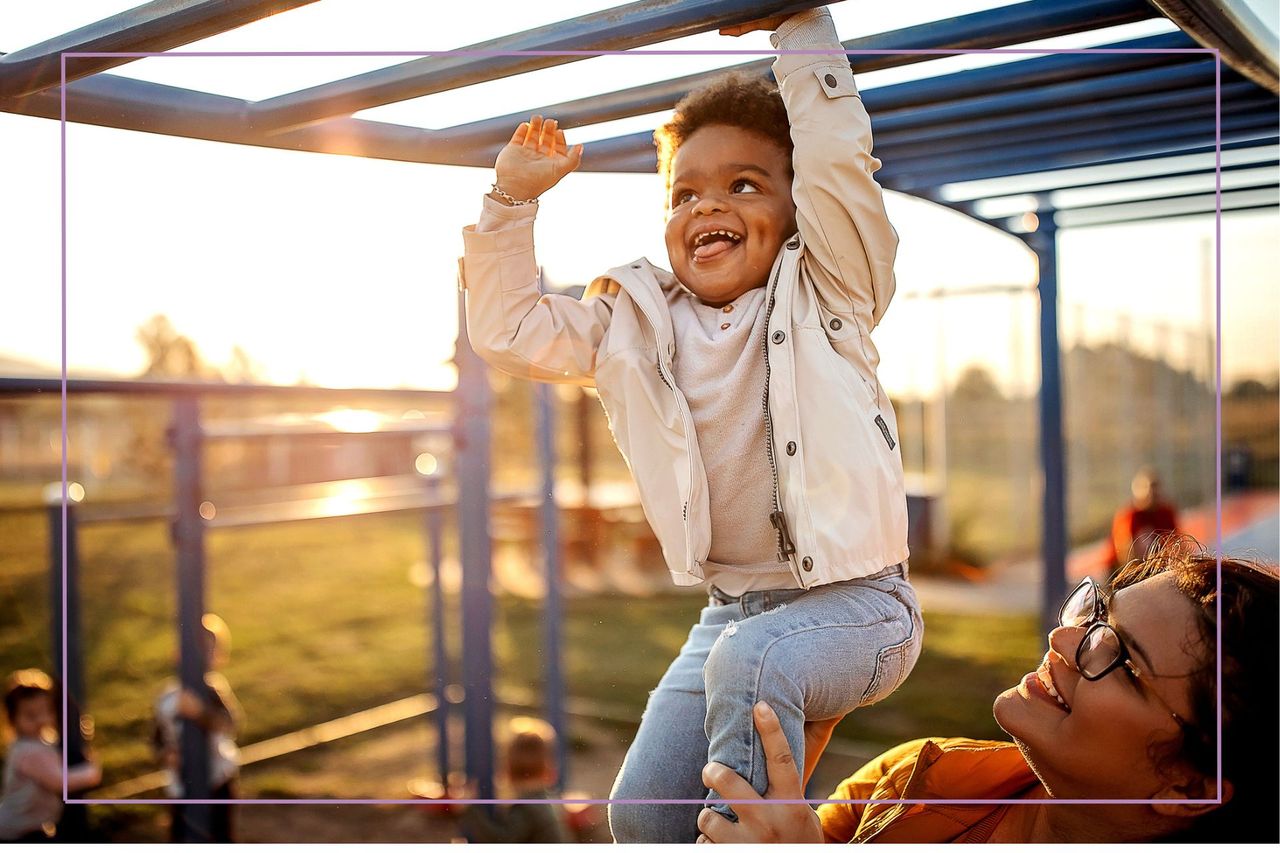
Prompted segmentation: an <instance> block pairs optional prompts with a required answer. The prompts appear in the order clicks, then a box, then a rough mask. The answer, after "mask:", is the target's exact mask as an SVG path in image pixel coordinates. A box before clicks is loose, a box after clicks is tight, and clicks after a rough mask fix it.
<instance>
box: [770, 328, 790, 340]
mask: <svg viewBox="0 0 1280 853" xmlns="http://www.w3.org/2000/svg"><path fill="white" fill-rule="evenodd" d="M786 339H787V333H786V332H784V331H782V330H781V329H779V330H778V331H776V332H774V333H773V342H774V343H775V344H780V343H782V342H783V341H785V340H786Z"/></svg>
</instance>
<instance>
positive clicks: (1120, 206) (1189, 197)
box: [1036, 181, 1280, 216]
mask: <svg viewBox="0 0 1280 853" xmlns="http://www.w3.org/2000/svg"><path fill="white" fill-rule="evenodd" d="M1258 193H1262V194H1263V195H1254V194H1258ZM1266 193H1271V194H1272V195H1276V196H1277V198H1280V195H1278V194H1280V185H1277V184H1276V183H1275V182H1274V181H1260V182H1257V183H1255V184H1254V185H1252V186H1242V187H1232V188H1230V189H1225V188H1224V189H1223V190H1222V203H1223V204H1236V203H1244V204H1253V203H1255V202H1260V201H1263V200H1265V199H1266V198H1268V197H1269V196H1267V195H1265V194H1266ZM1214 197H1215V190H1214V189H1213V188H1209V189H1201V190H1196V191H1193V192H1180V193H1170V194H1168V195H1162V196H1158V197H1151V198H1139V199H1117V200H1115V201H1106V202H1095V203H1093V204H1081V205H1073V206H1071V207H1060V208H1057V209H1056V210H1053V209H1044V210H1038V211H1036V213H1037V215H1043V214H1045V213H1071V214H1072V216H1075V215H1076V214H1086V213H1088V214H1094V213H1096V214H1098V215H1104V214H1107V213H1111V212H1115V211H1123V210H1126V209H1133V210H1142V209H1145V207H1144V206H1150V207H1155V206H1157V205H1160V204H1165V205H1169V204H1172V205H1174V206H1182V205H1185V206H1194V207H1196V208H1197V209H1200V208H1204V207H1207V208H1208V209H1209V210H1213V208H1214Z"/></svg>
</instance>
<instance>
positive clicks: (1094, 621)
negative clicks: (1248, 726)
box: [1058, 575, 1191, 728]
mask: <svg viewBox="0 0 1280 853" xmlns="http://www.w3.org/2000/svg"><path fill="white" fill-rule="evenodd" d="M1084 589H1088V590H1090V591H1091V592H1092V593H1093V613H1091V614H1090V615H1089V617H1088V618H1087V619H1085V621H1083V622H1080V623H1077V624H1070V625H1069V624H1067V619H1066V615H1067V605H1068V604H1070V603H1071V599H1073V598H1075V597H1076V594H1077V593H1079V592H1080V591H1081V590H1084ZM1106 619H1107V607H1106V604H1105V603H1103V597H1102V588H1101V587H1100V586H1099V585H1098V583H1097V581H1095V580H1094V579H1093V578H1091V577H1088V576H1087V575H1086V576H1085V579H1084V580H1082V581H1080V583H1079V584H1077V585H1076V588H1075V589H1073V590H1072V591H1071V592H1070V594H1068V595H1067V597H1066V599H1065V600H1064V601H1063V602H1062V606H1061V607H1060V608H1058V624H1059V625H1060V626H1062V627H1063V628H1084V629H1085V632H1084V635H1083V636H1081V637H1080V642H1079V644H1077V645H1076V653H1075V656H1074V657H1075V667H1076V671H1077V672H1079V673H1080V677H1081V678H1083V679H1084V680H1085V681H1098V680H1099V679H1101V678H1104V677H1105V676H1107V675H1110V674H1111V672H1112V671H1114V670H1116V669H1119V668H1120V667H1122V666H1123V667H1124V668H1125V669H1127V670H1128V671H1129V672H1130V673H1131V674H1132V675H1133V677H1134V678H1135V679H1137V680H1138V681H1139V682H1140V683H1141V684H1142V685H1143V687H1145V688H1146V692H1147V693H1149V694H1151V695H1152V696H1154V697H1155V699H1156V701H1157V702H1159V703H1160V704H1161V705H1162V706H1164V709H1165V711H1167V712H1168V713H1169V716H1171V717H1173V720H1174V722H1176V723H1177V724H1178V725H1179V726H1181V727H1183V728H1191V724H1190V723H1188V722H1187V721H1186V720H1185V719H1183V718H1182V716H1181V715H1179V714H1178V712H1177V711H1175V710H1173V708H1172V707H1171V706H1170V705H1169V703H1168V702H1166V701H1165V700H1164V698H1163V697H1161V695H1160V694H1159V693H1158V692H1157V691H1156V689H1155V687H1154V686H1153V685H1152V684H1151V681H1150V679H1149V678H1148V677H1147V676H1146V675H1143V673H1142V671H1141V670H1139V669H1138V667H1137V665H1136V664H1135V663H1134V662H1133V657H1132V655H1130V653H1129V647H1128V646H1127V645H1125V642H1124V637H1121V636H1120V632H1119V631H1117V630H1116V629H1115V628H1113V627H1112V626H1111V624H1110V623H1108V622H1107V621H1106ZM1102 631H1108V632H1110V633H1111V636H1113V637H1114V638H1115V641H1116V656H1115V658H1114V659H1113V660H1112V661H1111V663H1109V664H1107V665H1106V666H1105V667H1103V668H1102V669H1101V670H1099V671H1098V672H1095V673H1094V674H1092V675H1088V674H1086V673H1085V671H1084V667H1083V665H1081V663H1080V657H1081V655H1082V654H1083V653H1084V649H1085V644H1087V643H1088V642H1089V640H1090V638H1092V637H1093V635H1094V634H1096V633H1099V632H1102Z"/></svg>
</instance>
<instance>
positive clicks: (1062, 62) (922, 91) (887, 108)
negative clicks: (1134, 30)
mask: <svg viewBox="0 0 1280 853" xmlns="http://www.w3.org/2000/svg"><path fill="white" fill-rule="evenodd" d="M1197 47H1199V46H1198V45H1197V44H1196V43H1195V42H1194V41H1193V40H1192V39H1191V38H1190V37H1189V36H1187V35H1186V34H1185V33H1180V32H1177V33H1161V34H1159V35H1154V36H1145V37H1143V38H1136V39H1126V40H1124V41H1118V42H1112V43H1110V44H1105V45H1098V46H1097V47H1096V48H1090V49H1091V50H1097V51H1134V50H1143V51H1166V50H1185V49H1188V48H1197ZM1203 58H1204V56H1203V54H1200V53H1160V52H1155V53H1101V52H1100V53H1056V54H1051V55H1048V56H1039V57H1035V58H1032V59H1023V60H1019V61H1016V62H1007V63H1003V64H1001V65H992V66H988V67H985V68H974V69H971V70H968V71H958V72H956V73H954V74H945V75H939V76H937V77H927V78H925V79H923V80H910V81H908V82H906V83H895V84H893V85H891V86H879V87H877V88H874V89H868V90H867V91H865V92H863V94H862V99H863V101H865V102H866V104H867V109H868V110H869V111H870V112H871V113H872V115H876V114H879V115H887V114H888V113H890V112H892V111H894V110H905V109H914V108H916V107H920V106H923V105H925V104H938V103H944V102H947V101H953V100H957V99H960V98H970V97H975V96H983V95H994V94H999V93H1001V92H1014V91H1022V90H1025V89H1028V88H1030V87H1038V86H1050V85H1053V84H1055V83H1067V82H1071V81H1076V80H1090V79H1094V78H1098V77H1105V76H1109V75H1112V74H1128V73H1132V72H1135V71H1140V70H1142V69H1144V68H1156V67H1160V68H1164V67H1171V66H1175V65H1181V64H1185V63H1189V62H1195V61H1197V60H1202V59H1203Z"/></svg>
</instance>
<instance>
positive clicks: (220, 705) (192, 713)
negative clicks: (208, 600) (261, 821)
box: [154, 613, 244, 843]
mask: <svg viewBox="0 0 1280 853" xmlns="http://www.w3.org/2000/svg"><path fill="white" fill-rule="evenodd" d="M200 624H201V627H202V628H203V631H202V636H203V638H204V654H205V675H204V690H203V691H202V692H201V693H202V694H203V695H201V693H197V692H195V691H191V690H187V689H184V688H183V687H182V685H181V684H180V683H179V682H178V681H177V680H176V679H171V680H170V681H169V682H167V683H166V685H165V688H164V691H163V692H162V693H161V694H160V697H159V698H158V699H157V700H156V703H155V732H154V742H155V749H156V758H157V761H158V762H159V763H160V765H161V767H163V768H164V769H165V770H167V771H168V772H169V783H168V785H167V786H166V789H165V790H166V794H167V795H168V796H169V797H172V798H174V799H178V798H181V797H182V796H183V787H182V776H181V768H180V762H179V757H180V755H181V744H182V729H183V726H185V725H186V724H187V723H188V722H191V723H194V724H195V725H197V726H199V727H200V728H201V729H202V730H204V732H205V734H206V737H207V738H208V742H209V797H210V798H211V799H215V800H234V799H236V797H237V795H238V794H237V787H238V786H237V782H238V780H239V778H240V750H239V748H238V747H237V746H236V732H237V731H239V730H240V729H241V728H242V727H243V726H244V712H243V711H242V710H241V708H240V703H239V701H238V700H237V699H236V695H235V693H234V692H232V690H231V683H230V682H229V681H227V677H226V676H225V675H223V674H222V673H221V672H220V671H219V670H220V669H221V668H222V667H224V666H226V664H227V661H228V659H229V658H230V654H231V629H230V628H228V627H227V623H226V622H224V621H223V620H222V619H221V618H220V617H219V616H218V615H217V614H215V613H206V614H205V615H204V617H203V618H202V619H201V620H200ZM183 808H184V807H183V806H182V805H181V804H174V806H173V814H172V823H171V825H170V833H171V836H172V838H173V840H174V841H178V840H188V839H185V836H184V830H183ZM211 810H212V828H211V833H210V837H209V838H207V839H189V840H195V841H210V842H215V843H227V842H231V841H234V840H235V838H234V836H235V831H234V820H233V813H232V806H231V804H230V803H226V804H218V805H214V806H212V807H211Z"/></svg>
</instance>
